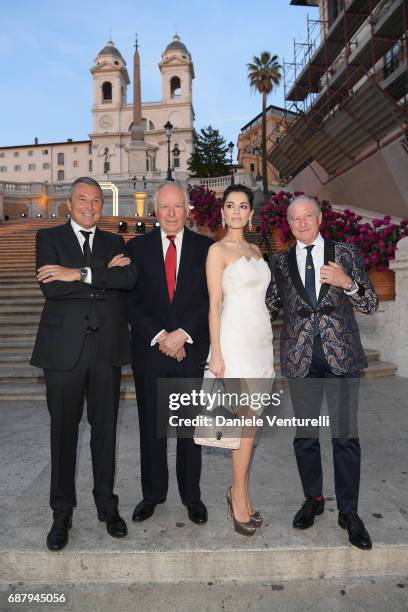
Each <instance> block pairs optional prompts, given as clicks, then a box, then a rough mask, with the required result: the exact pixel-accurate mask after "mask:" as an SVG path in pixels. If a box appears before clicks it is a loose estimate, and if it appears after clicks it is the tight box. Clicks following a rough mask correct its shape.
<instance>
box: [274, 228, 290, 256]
mask: <svg viewBox="0 0 408 612" xmlns="http://www.w3.org/2000/svg"><path fill="white" fill-rule="evenodd" d="M271 237H272V242H273V244H274V247H275V249H274V250H275V251H277V252H278V253H283V252H284V251H287V250H288V249H290V247H291V246H293V245H294V244H295V242H296V240H295V239H294V238H293V237H291V238H289V240H288V241H287V242H283V240H282V238H281V234H280V229H279V228H278V227H273V228H272V232H271Z"/></svg>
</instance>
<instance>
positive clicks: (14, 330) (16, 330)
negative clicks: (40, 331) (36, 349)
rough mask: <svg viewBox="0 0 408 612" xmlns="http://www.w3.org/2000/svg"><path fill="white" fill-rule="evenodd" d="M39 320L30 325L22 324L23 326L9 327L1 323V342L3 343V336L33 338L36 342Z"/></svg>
mask: <svg viewBox="0 0 408 612" xmlns="http://www.w3.org/2000/svg"><path fill="white" fill-rule="evenodd" d="M37 328H38V322H37V323H35V324H34V323H33V324H30V325H24V326H23V325H22V326H21V327H9V326H6V325H5V326H1V325H0V342H1V343H3V338H8V339H10V338H11V339H13V338H20V337H22V336H23V337H25V338H32V341H33V342H34V340H35V336H36V333H37Z"/></svg>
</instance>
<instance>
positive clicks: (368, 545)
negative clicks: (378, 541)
mask: <svg viewBox="0 0 408 612" xmlns="http://www.w3.org/2000/svg"><path fill="white" fill-rule="evenodd" d="M339 525H340V527H341V528H342V529H347V531H348V534H349V542H350V543H351V544H353V546H357V548H361V549H362V550H371V549H372V547H373V544H372V542H371V538H370V536H369V533H368V531H367V529H366V528H365V527H364V523H363V521H362V520H361V518H360V517H359V516H358V514H357V512H339Z"/></svg>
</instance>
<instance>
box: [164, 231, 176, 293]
mask: <svg viewBox="0 0 408 612" xmlns="http://www.w3.org/2000/svg"><path fill="white" fill-rule="evenodd" d="M166 238H168V240H170V244H169V246H168V248H167V252H166V257H165V259H164V269H165V272H166V281H167V291H168V292H169V300H170V302H172V301H173V297H174V291H175V289H176V266H177V249H176V245H175V244H174V240H175V238H176V237H175V236H166Z"/></svg>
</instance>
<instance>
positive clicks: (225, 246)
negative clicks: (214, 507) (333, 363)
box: [205, 185, 274, 535]
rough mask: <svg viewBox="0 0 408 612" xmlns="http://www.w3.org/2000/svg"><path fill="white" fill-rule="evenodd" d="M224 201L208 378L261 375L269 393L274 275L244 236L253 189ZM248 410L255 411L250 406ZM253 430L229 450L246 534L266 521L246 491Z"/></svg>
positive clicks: (237, 513) (213, 276) (213, 262)
mask: <svg viewBox="0 0 408 612" xmlns="http://www.w3.org/2000/svg"><path fill="white" fill-rule="evenodd" d="M222 200H223V207H222V211H221V212H222V216H223V225H224V226H225V227H227V228H228V229H227V233H226V235H225V237H224V238H223V239H222V240H220V241H219V242H217V243H215V244H213V245H212V246H211V247H210V249H209V252H208V258H207V264H206V271H207V284H208V292H209V297H210V309H209V327H210V342H211V349H210V356H209V362H208V371H207V372H206V373H205V376H207V377H208V376H210V377H211V376H215V377H216V378H225V379H227V378H234V379H236V378H239V379H241V380H242V379H245V382H246V384H247V386H248V387H249V389H251V390H252V391H259V384H257V381H259V379H263V380H264V381H266V383H268V382H269V383H270V384H269V387H268V388H269V391H270V390H271V388H272V379H273V377H274V367H273V344H272V329H271V324H270V318H269V314H268V310H267V308H266V305H265V296H266V290H267V288H268V285H269V283H270V278H271V275H270V270H269V266H268V264H267V263H266V262H265V260H264V259H263V257H262V253H261V251H260V249H259V248H258V246H256V245H254V244H250V243H249V242H247V241H246V240H245V239H244V228H245V227H246V225H247V224H248V223H249V224H251V219H252V215H253V211H252V204H253V193H252V191H251V190H250V189H249V188H248V187H245V186H244V185H231V186H230V187H228V189H226V190H225V192H224V194H223V198H222ZM253 379H255V380H253ZM251 380H252V384H251ZM262 386H263V387H265V385H262ZM265 388H266V387H265ZM264 390H265V389H262V391H264ZM244 413H245V414H246V415H247V416H249V415H253V414H254V412H252V411H251V407H250V406H249V407H246V409H245V410H244ZM257 413H258V415H259V411H258V412H257ZM240 414H242V413H240ZM255 434H256V428H255V427H245V428H243V429H242V433H241V443H240V447H239V448H238V449H234V450H232V451H231V452H232V486H231V487H230V488H229V489H228V492H227V507H228V513H229V516H231V517H232V518H233V520H234V527H235V530H236V531H237V532H238V533H242V534H243V535H253V534H254V533H255V530H256V528H257V527H260V526H261V524H262V517H261V516H260V514H259V512H256V511H255V510H254V509H253V506H252V503H251V500H250V497H249V492H248V480H249V468H250V462H251V457H252V450H253V445H254V437H255Z"/></svg>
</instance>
